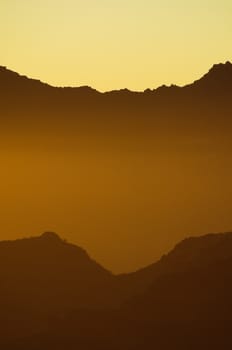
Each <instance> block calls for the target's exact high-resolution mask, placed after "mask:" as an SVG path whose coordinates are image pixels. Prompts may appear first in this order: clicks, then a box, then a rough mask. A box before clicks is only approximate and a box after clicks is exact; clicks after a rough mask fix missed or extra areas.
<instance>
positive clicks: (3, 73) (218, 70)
mask: <svg viewBox="0 0 232 350" xmlns="http://www.w3.org/2000/svg"><path fill="white" fill-rule="evenodd" d="M221 74H222V75H223V76H224V78H225V76H226V75H227V74H231V75H232V63H231V62H230V61H226V62H225V63H218V64H214V65H213V66H212V67H211V68H210V69H209V71H208V72H207V73H205V74H204V75H203V76H202V77H200V78H199V79H197V80H195V81H193V82H192V83H188V84H185V85H183V86H179V85H175V84H170V85H168V86H167V85H161V86H158V87H157V88H155V89H151V88H147V89H144V90H143V91H136V90H130V89H127V88H122V89H116V90H114V89H113V90H109V91H105V92H100V91H98V90H97V89H94V88H93V87H91V86H88V85H87V86H72V87H71V86H54V85H51V84H48V83H46V82H43V81H41V80H39V79H34V78H30V77H28V76H26V75H22V74H19V73H17V72H15V71H13V70H11V69H8V68H7V67H6V66H0V82H1V78H2V79H3V78H6V79H8V82H10V80H12V81H13V79H20V80H21V81H24V82H30V83H33V84H34V86H37V87H39V86H44V87H47V88H49V89H58V90H66V91H67V90H70V91H77V90H79V91H86V92H91V93H96V94H99V95H108V94H119V93H124V94H136V95H141V94H144V93H145V94H146V93H155V92H157V91H161V90H162V89H184V88H189V87H190V86H196V85H197V84H201V83H202V81H204V80H205V79H206V80H212V77H213V76H214V77H216V76H217V77H219V76H220V75H221Z"/></svg>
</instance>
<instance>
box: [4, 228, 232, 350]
mask: <svg viewBox="0 0 232 350" xmlns="http://www.w3.org/2000/svg"><path fill="white" fill-rule="evenodd" d="M0 281H1V285H0V295H1V298H0V308H1V314H0V320H1V330H0V333H1V337H0V345H1V347H2V348H4V349H28V350H29V349H30V350H31V349H51V348H54V349H57V350H59V349H62V350H63V349H76V348H79V349H86V350H87V349H115V350H116V349H149V348H153V347H154V348H156V349H186V348H188V349H196V348H198V349H205V348H208V349H218V348H221V349H226V348H230V346H231V344H232V340H231V336H230V334H231V333H230V332H231V330H232V314H231V311H232V299H231V293H232V233H223V234H209V235H206V236H202V237H195V238H187V239H185V240H184V241H182V242H180V243H179V244H177V245H176V247H175V248H174V249H173V250H172V251H171V252H170V253H168V254H167V255H165V256H163V257H162V258H161V259H160V260H159V261H158V262H157V263H154V264H153V265H151V266H148V267H146V268H144V269H142V270H139V271H137V272H134V273H131V274H126V275H113V274H111V273H110V272H109V271H107V270H105V269H104V268H103V267H101V266H100V265H99V264H97V263H96V262H95V261H93V260H92V259H91V258H90V257H89V256H88V254H87V253H86V252H85V251H84V250H83V249H81V248H79V247H77V246H75V245H72V244H70V243H67V242H66V241H64V240H62V239H61V238H59V236H58V235H57V234H55V233H52V232H47V233H44V234H43V235H41V236H39V237H32V238H27V239H19V240H16V241H3V242H0Z"/></svg>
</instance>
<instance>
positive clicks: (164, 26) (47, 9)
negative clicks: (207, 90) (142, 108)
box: [0, 0, 232, 91]
mask: <svg viewBox="0 0 232 350" xmlns="http://www.w3.org/2000/svg"><path fill="white" fill-rule="evenodd" d="M231 33H232V1H231V0H220V1H219V0H188V1H186V0H20V1H19V0H1V2H0V42H1V51H0V65H5V66H7V67H8V68H10V69H12V70H15V71H18V72H19V73H21V74H25V75H28V76H30V77H34V78H39V79H40V80H43V81H46V82H48V83H50V84H53V85H75V86H79V85H90V86H92V87H94V88H96V89H98V90H101V91H105V90H112V89H119V88H124V87H127V88H129V89H132V90H143V89H145V88H148V87H150V88H154V87H157V86H158V85H162V84H171V83H174V84H179V85H183V84H186V83H190V82H192V81H193V80H195V79H197V78H199V77H200V76H201V75H202V74H204V73H205V72H206V71H208V69H209V68H210V66H212V65H213V64H214V63H218V62H224V61H227V60H230V59H231V58H232V45H231Z"/></svg>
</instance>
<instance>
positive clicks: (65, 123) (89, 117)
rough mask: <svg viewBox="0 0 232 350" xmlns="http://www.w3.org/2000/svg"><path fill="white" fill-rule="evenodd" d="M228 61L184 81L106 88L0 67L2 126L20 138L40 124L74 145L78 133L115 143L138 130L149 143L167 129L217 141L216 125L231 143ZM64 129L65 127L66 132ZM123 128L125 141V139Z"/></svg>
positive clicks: (138, 136) (231, 72) (141, 140)
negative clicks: (64, 83) (63, 83)
mask: <svg viewBox="0 0 232 350" xmlns="http://www.w3.org/2000/svg"><path fill="white" fill-rule="evenodd" d="M231 67H232V64H231V63H230V62H226V63H225V64H217V65H214V66H213V67H212V68H211V69H210V70H209V72H208V73H207V74H205V75H204V76H203V77H202V78H200V79H199V80H197V81H195V82H194V83H192V84H189V85H186V86H184V87H178V86H174V85H172V86H169V87H167V86H161V87H159V88H157V89H154V90H151V89H147V90H145V91H144V92H133V91H129V90H127V89H124V90H123V89H122V90H119V91H110V92H105V93H100V92H98V91H96V90H94V89H92V88H90V87H77V88H71V87H52V86H50V85H48V84H44V83H42V82H40V81H39V80H34V79H29V78H27V77H25V76H21V75H19V74H17V73H15V72H12V71H10V70H8V69H7V68H5V67H0V94H1V98H2V102H1V107H0V108H1V109H0V112H1V114H0V115H1V118H0V119H1V122H2V128H3V130H4V132H5V134H9V133H11V132H12V130H19V131H20V132H21V134H23V135H24V139H27V138H30V139H31V135H32V134H36V133H37V132H38V130H41V132H42V133H44V134H46V133H47V134H48V135H49V139H50V141H48V143H53V144H54V142H56V141H54V139H55V135H59V134H61V135H62V136H61V137H60V138H62V139H63V140H64V144H65V145H66V147H68V145H70V147H72V148H73V147H76V146H75V145H74V144H75V143H77V140H80V139H81V137H80V135H86V138H87V139H88V140H91V139H93V138H94V140H95V141H96V138H99V139H100V141H99V140H98V141H97V142H98V143H99V144H102V143H103V142H104V143H105V145H106V146H108V144H109V143H112V142H114V143H115V144H117V145H116V147H120V143H122V142H124V143H128V140H130V139H131V138H133V137H134V138H135V135H136V142H137V145H138V143H140V145H142V144H143V145H146V143H147V142H148V141H149V142H150V143H151V144H150V143H149V147H159V144H158V145H157V142H158V143H159V140H160V139H162V137H163V139H165V138H166V137H167V131H168V134H169V137H170V138H171V139H172V138H176V137H178V138H179V140H180V141H179V142H181V140H182V139H183V138H184V135H186V134H188V135H189V136H190V137H191V138H197V139H199V138H201V137H203V136H202V135H205V133H206V132H207V137H209V138H212V139H214V142H215V132H214V130H218V129H220V130H221V129H223V130H225V133H226V134H227V136H225V140H226V142H228V143H230V139H231V138H230V137H229V136H228V130H229V129H230V128H231V118H230V115H231V95H232V68H231ZM186 115H187V116H188V117H187V118H186ZM167 125H168V126H169V127H168V129H167ZM206 128H207V130H206ZM64 130H68V132H69V135H68V136H67V137H66V138H64ZM122 131H123V133H122ZM152 132H153V135H152V136H153V137H152V141H150V139H151V136H149V137H148V135H147V137H146V138H144V133H149V135H150V134H151V133H152ZM124 134H125V135H126V137H127V141H126V140H125V141H123V135H124ZM34 140H36V138H34ZM102 140H103V141H102ZM34 142H36V141H34ZM155 142H156V144H155V146H153V145H152V143H155ZM172 142H173V140H172ZM183 142H184V141H183ZM38 143H39V141H38ZM57 146H58V145H57ZM174 146H175V144H174ZM135 147H136V145H135ZM137 147H138V146H137ZM175 147H176V146H175Z"/></svg>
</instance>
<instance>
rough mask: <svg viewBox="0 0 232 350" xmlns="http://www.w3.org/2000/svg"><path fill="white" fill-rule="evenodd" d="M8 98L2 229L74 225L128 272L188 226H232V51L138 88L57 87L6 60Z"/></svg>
mask: <svg viewBox="0 0 232 350" xmlns="http://www.w3.org/2000/svg"><path fill="white" fill-rule="evenodd" d="M0 98H1V104H0V121H1V130H0V161H1V169H2V171H1V179H2V180H1V183H0V193H1V198H2V201H1V203H0V211H1V213H2V232H3V234H2V236H1V237H2V238H3V239H6V238H8V237H11V238H17V237H19V236H18V232H32V233H33V232H41V230H43V228H44V227H48V228H49V229H50V230H52V231H56V230H59V232H64V233H66V232H71V233H70V236H68V237H67V239H69V240H70V241H72V242H78V244H79V242H80V244H81V245H83V246H85V247H86V248H87V249H88V251H89V252H90V254H91V256H93V257H94V258H95V259H96V260H97V261H100V262H101V263H102V264H103V265H104V266H109V268H110V270H112V271H116V272H121V271H134V270H136V269H138V268H139V267H140V266H146V265H149V264H150V263H152V262H153V261H155V260H157V259H158V258H159V257H160V256H161V255H162V254H163V253H164V252H167V251H169V250H170V249H171V247H173V245H174V244H175V242H176V241H178V240H182V239H183V238H184V237H185V235H186V232H188V233H189V234H191V235H192V234H194V235H199V234H201V233H202V232H212V231H219V230H220V231H221V230H222V231H228V230H230V228H231V210H232V203H231V201H230V197H231V195H232V188H231V177H232V167H231V156H232V155H231V149H232V148H231V147H232V137H231V136H232V135H231V130H232V119H231V115H232V105H231V98H232V64H231V63H230V62H227V63H225V64H217V65H215V66H213V67H212V68H211V69H210V70H209V72H208V73H207V74H206V75H204V76H203V77H202V78H201V79H199V80H197V81H196V82H194V83H193V84H190V85H188V86H185V87H177V86H170V87H167V86H161V87H160V88H158V89H156V90H145V91H144V92H141V93H139V92H131V91H129V90H126V89H124V90H120V91H111V92H107V93H100V92H98V91H96V90H93V89H91V88H89V87H80V88H68V87H67V88H56V87H51V86H49V85H47V84H44V83H42V82H40V81H36V80H33V79H28V78H27V77H23V76H20V75H19V74H17V73H15V72H12V71H10V70H8V69H6V68H3V67H2V68H0ZM19 203H20V204H19ZM25 213H26V214H25ZM38 213H40V215H38ZM12 216H14V218H15V219H14V220H12ZM167 218H168V220H167ZM72 232H73V233H72ZM75 232H78V237H77V236H76V235H75ZM170 232H171V234H170ZM132 242H133V244H132ZM122 247H123V249H122ZM119 256H120V259H119Z"/></svg>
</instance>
